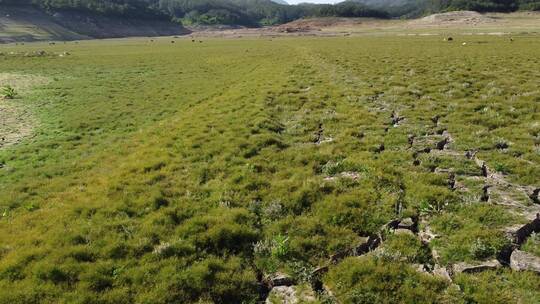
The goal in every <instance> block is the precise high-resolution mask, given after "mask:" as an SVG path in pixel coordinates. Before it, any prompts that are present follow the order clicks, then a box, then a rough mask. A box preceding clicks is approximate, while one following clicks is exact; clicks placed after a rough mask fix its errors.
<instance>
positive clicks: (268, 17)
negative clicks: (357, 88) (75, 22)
mask: <svg viewBox="0 0 540 304" xmlns="http://www.w3.org/2000/svg"><path fill="white" fill-rule="evenodd" d="M0 4H11V5H34V6H37V7H39V8H41V9H43V10H46V11H49V12H54V11H58V10H76V11H85V12H87V11H90V12H93V13H99V14H105V15H117V16H123V17H136V18H168V19H172V20H175V21H179V22H182V23H184V24H239V25H247V26H258V25H269V24H278V23H284V22H288V21H292V20H295V19H298V18H303V17H311V16H313V17H325V16H340V17H387V16H388V15H387V14H386V13H385V12H383V11H382V10H378V9H372V8H368V7H367V6H365V5H363V4H360V3H356V2H353V1H346V2H343V3H339V4H336V5H313V4H301V5H294V6H293V5H283V4H278V3H275V2H273V1H270V0H197V1H193V0H84V1H83V0H0Z"/></svg>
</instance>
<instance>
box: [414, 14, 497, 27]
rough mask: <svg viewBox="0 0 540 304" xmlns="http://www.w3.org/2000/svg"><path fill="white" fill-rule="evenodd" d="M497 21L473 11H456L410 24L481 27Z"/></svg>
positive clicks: (434, 15)
mask: <svg viewBox="0 0 540 304" xmlns="http://www.w3.org/2000/svg"><path fill="white" fill-rule="evenodd" d="M494 22H496V20H495V19H493V18H490V17H488V16H485V15H482V14H480V13H478V12H473V11H456V12H448V13H442V14H433V15H429V16H426V17H424V18H421V19H417V20H413V21H411V22H409V24H411V25H428V26H430V25H432V26H441V25H443V26H444V25H479V24H486V23H494Z"/></svg>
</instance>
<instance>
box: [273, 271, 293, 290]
mask: <svg viewBox="0 0 540 304" xmlns="http://www.w3.org/2000/svg"><path fill="white" fill-rule="evenodd" d="M267 282H268V285H269V286H270V287H276V286H291V285H294V283H295V282H294V280H293V278H291V277H290V276H288V275H286V274H284V273H279V272H278V273H276V274H274V275H272V276H269V277H268V278H267Z"/></svg>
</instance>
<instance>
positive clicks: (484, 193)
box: [480, 185, 491, 202]
mask: <svg viewBox="0 0 540 304" xmlns="http://www.w3.org/2000/svg"><path fill="white" fill-rule="evenodd" d="M489 188H491V186H490V185H485V186H484V187H482V196H481V197H480V200H481V201H482V202H488V201H489Z"/></svg>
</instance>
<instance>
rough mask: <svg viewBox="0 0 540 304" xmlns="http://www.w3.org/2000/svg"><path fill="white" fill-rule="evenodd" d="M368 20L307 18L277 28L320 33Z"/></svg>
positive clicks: (280, 30)
mask: <svg viewBox="0 0 540 304" xmlns="http://www.w3.org/2000/svg"><path fill="white" fill-rule="evenodd" d="M366 20H368V19H366V18H338V17H327V18H306V19H299V20H295V21H292V22H289V23H285V24H282V25H279V26H277V27H275V28H274V29H275V30H276V31H278V32H307V31H320V30H321V29H323V28H328V27H338V26H342V27H345V26H355V25H360V24H362V22H363V21H366Z"/></svg>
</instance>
